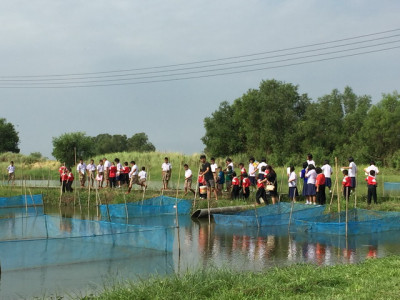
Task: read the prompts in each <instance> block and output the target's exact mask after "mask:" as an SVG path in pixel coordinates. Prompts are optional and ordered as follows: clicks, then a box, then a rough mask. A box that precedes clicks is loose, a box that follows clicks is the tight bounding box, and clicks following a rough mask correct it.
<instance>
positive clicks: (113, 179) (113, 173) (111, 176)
mask: <svg viewBox="0 0 400 300" xmlns="http://www.w3.org/2000/svg"><path fill="white" fill-rule="evenodd" d="M108 180H109V181H110V188H111V189H112V188H115V187H116V183H117V167H116V166H115V163H114V162H112V163H111V166H110V170H109V172H108Z"/></svg>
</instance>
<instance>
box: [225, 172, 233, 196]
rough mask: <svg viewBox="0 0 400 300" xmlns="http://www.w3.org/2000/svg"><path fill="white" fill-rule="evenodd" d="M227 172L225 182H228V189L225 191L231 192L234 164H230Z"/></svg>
mask: <svg viewBox="0 0 400 300" xmlns="http://www.w3.org/2000/svg"><path fill="white" fill-rule="evenodd" d="M224 173H225V184H226V190H225V192H228V193H230V192H231V188H232V178H233V176H232V174H233V170H232V166H230V165H229V166H228V168H227V170H226V171H225V172H224Z"/></svg>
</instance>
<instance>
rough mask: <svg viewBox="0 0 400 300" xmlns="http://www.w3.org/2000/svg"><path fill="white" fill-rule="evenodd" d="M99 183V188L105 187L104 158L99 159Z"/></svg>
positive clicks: (97, 177)
mask: <svg viewBox="0 0 400 300" xmlns="http://www.w3.org/2000/svg"><path fill="white" fill-rule="evenodd" d="M96 180H97V185H98V187H99V189H101V188H102V187H103V182H104V165H103V160H102V159H100V160H99V164H98V165H97V176H96Z"/></svg>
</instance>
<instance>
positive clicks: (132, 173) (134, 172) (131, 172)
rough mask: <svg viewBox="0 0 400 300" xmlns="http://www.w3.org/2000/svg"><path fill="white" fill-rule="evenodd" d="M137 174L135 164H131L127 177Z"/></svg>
mask: <svg viewBox="0 0 400 300" xmlns="http://www.w3.org/2000/svg"><path fill="white" fill-rule="evenodd" d="M137 174H138V170H137V166H136V165H133V166H132V167H131V171H130V172H129V178H131V177H132V176H136V175H137Z"/></svg>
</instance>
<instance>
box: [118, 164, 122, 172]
mask: <svg viewBox="0 0 400 300" xmlns="http://www.w3.org/2000/svg"><path fill="white" fill-rule="evenodd" d="M121 171H122V165H121V163H117V173H121Z"/></svg>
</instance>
